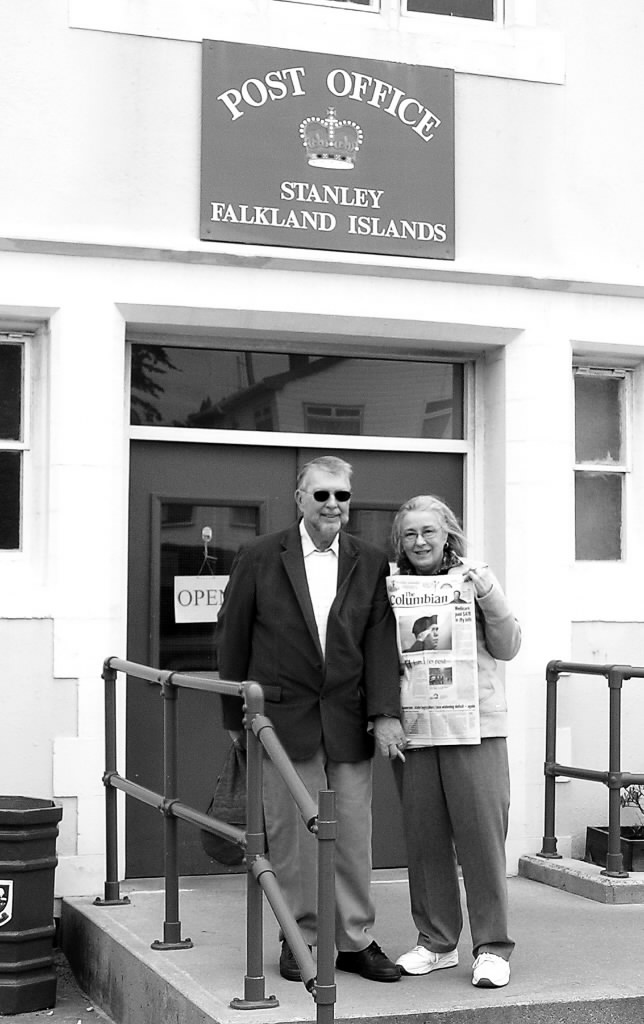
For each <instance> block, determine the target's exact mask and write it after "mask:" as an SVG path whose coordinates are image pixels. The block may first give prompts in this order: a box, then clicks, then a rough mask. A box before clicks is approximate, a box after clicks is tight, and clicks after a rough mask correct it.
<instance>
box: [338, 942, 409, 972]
mask: <svg viewBox="0 0 644 1024" xmlns="http://www.w3.org/2000/svg"><path fill="white" fill-rule="evenodd" d="M335 966H336V967H337V968H338V970H339V971H350V972H351V973H352V974H360V975H362V977H363V978H367V980H368V981H400V975H401V971H400V967H398V965H397V964H395V963H393V962H392V961H391V960H390V959H389V957H388V956H385V954H384V953H383V951H382V950H381V948H380V946H379V945H378V943H377V942H372V943H371V945H370V946H367V948H366V949H361V950H360V952H359V953H338V955H337V957H336V961H335Z"/></svg>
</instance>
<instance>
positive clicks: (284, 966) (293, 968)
mask: <svg viewBox="0 0 644 1024" xmlns="http://www.w3.org/2000/svg"><path fill="white" fill-rule="evenodd" d="M309 949H311V947H310V946H309ZM280 974H281V975H282V977H283V978H286V980H287V981H301V980H302V975H301V974H300V968H299V965H298V962H297V960H296V959H295V955H294V953H293V950H292V949H291V947H290V946H289V944H288V942H287V941H286V939H284V941H283V942H282V951H281V953H280Z"/></svg>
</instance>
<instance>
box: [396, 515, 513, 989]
mask: <svg viewBox="0 0 644 1024" xmlns="http://www.w3.org/2000/svg"><path fill="white" fill-rule="evenodd" d="M393 542H394V548H395V551H396V555H397V560H398V568H399V571H400V573H401V574H408V575H453V574H460V575H461V576H462V577H463V579H464V580H466V581H467V580H469V581H471V583H472V586H473V590H474V605H475V617H476V646H477V664H478V692H479V720H480V734H481V740H480V743H474V744H471V743H469V744H465V743H459V742H458V741H454V742H448V743H447V744H446V745H438V746H437V745H433V746H419V745H414V744H415V743H416V744H417V743H418V739H417V738H414V737H410V736H406V737H405V739H404V740H403V741H402V742H400V741H399V742H398V748H400V747H403V748H404V749H405V754H404V755H403V757H402V758H401V757H400V749H398V750H396V747H395V746H393V747H390V748H389V750H388V751H387V752H388V754H389V756H390V757H391V758H392V763H393V766H394V771H395V773H396V781H397V784H398V788H399V792H400V795H401V800H402V807H403V816H404V822H405V834H406V840H407V852H408V863H409V891H410V901H411V911H412V916H413V919H414V923H415V925H416V927H417V929H418V944H417V945H416V946H415V947H414V948H413V949H411V950H410V951H409V952H408V953H404V954H403V955H402V956H401V957H399V959H398V961H397V963H398V964H399V965H400V967H401V969H402V971H403V973H404V974H429V972H430V971H435V970H440V969H441V968H445V967H455V966H456V965H457V963H458V951H457V948H456V947H457V944H458V940H459V937H460V934H461V930H462V927H463V916H462V911H461V899H460V890H459V880H458V864H459V863H460V866H461V869H462V873H463V880H464V883H465V892H466V896H467V908H468V914H469V921H470V930H471V934H472V948H473V954H474V964H473V968H472V984H473V985H476V986H479V987H483V988H498V987H501V986H503V985H507V983H508V981H509V980H510V964H509V959H510V955H511V953H512V949H513V947H514V943H513V941H512V939H511V938H510V937H509V935H508V928H507V883H506V862H505V839H506V834H507V825H508V811H509V804H510V781H509V771H508V757H507V747H506V735H507V705H506V698H505V689H504V684H503V681H502V679H501V678H500V676H499V674H498V671H497V659H498V660H501V661H509V660H510V659H511V658H513V657H514V656H515V655H516V653H517V651H518V650H519V646H520V643H521V630H520V627H519V624H518V622H517V620H516V619H515V618H514V616H513V614H512V612H511V611H510V608H509V606H508V603H507V600H506V598H505V595H504V593H503V591H502V590H501V587H500V585H499V583H498V581H497V579H496V578H495V576H494V575H493V574H492V572H490V570H489V568H488V567H487V566H486V565H482V564H481V563H479V564H478V565H477V563H475V562H473V561H470V560H468V559H467V558H466V556H465V536H464V534H463V531H462V529H461V527H460V526H459V523H458V521H457V519H456V516H455V515H454V513H453V512H452V510H451V509H450V508H449V507H448V506H447V505H446V504H445V503H444V502H442V501H440V500H439V499H438V498H436V497H434V496H432V495H421V496H419V497H416V498H411V499H410V500H409V501H406V502H405V503H404V505H402V506H401V508H400V509H399V510H398V512H397V514H396V517H395V520H394V524H393ZM430 742H431V741H430ZM383 752H384V751H383ZM403 758H404V761H403Z"/></svg>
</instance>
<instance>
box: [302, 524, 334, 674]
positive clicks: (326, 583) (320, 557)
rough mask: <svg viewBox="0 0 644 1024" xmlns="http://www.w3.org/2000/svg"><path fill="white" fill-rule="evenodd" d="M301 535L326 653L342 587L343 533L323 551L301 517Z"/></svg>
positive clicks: (313, 602) (305, 564)
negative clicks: (329, 626) (328, 629)
mask: <svg viewBox="0 0 644 1024" xmlns="http://www.w3.org/2000/svg"><path fill="white" fill-rule="evenodd" d="M300 537H301V540H302V554H303V555H304V569H305V571H306V579H307V582H308V585H309V594H310V595H311V603H312V605H313V614H314V615H315V622H316V625H317V627H318V636H319V637H320V645H321V647H322V653H323V654H324V653H325V651H326V627H327V622H328V619H329V612H330V610H331V605H332V604H333V601H334V599H335V595H336V593H337V590H338V559H339V556H340V534H339V532H338V533H337V534H336V535H335V537H334V538H333V543H332V544H331V546H330V547H329V548H327V550H326V551H320V550H318V548H316V546H315V544H314V543H313V541H312V540H311V538H310V536H309V534H308V532H307V530H306V527H305V525H304V520H302V519H301V520H300Z"/></svg>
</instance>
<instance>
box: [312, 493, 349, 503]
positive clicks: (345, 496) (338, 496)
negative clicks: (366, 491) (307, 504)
mask: <svg viewBox="0 0 644 1024" xmlns="http://www.w3.org/2000/svg"><path fill="white" fill-rule="evenodd" d="M304 493H305V494H312V495H313V497H314V498H315V500H316V501H319V502H320V504H324V502H325V501H328V500H329V498H330V497H331V495H332V494H334V495H335V500H336V501H349V499H350V498H351V491H305V492H304Z"/></svg>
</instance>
